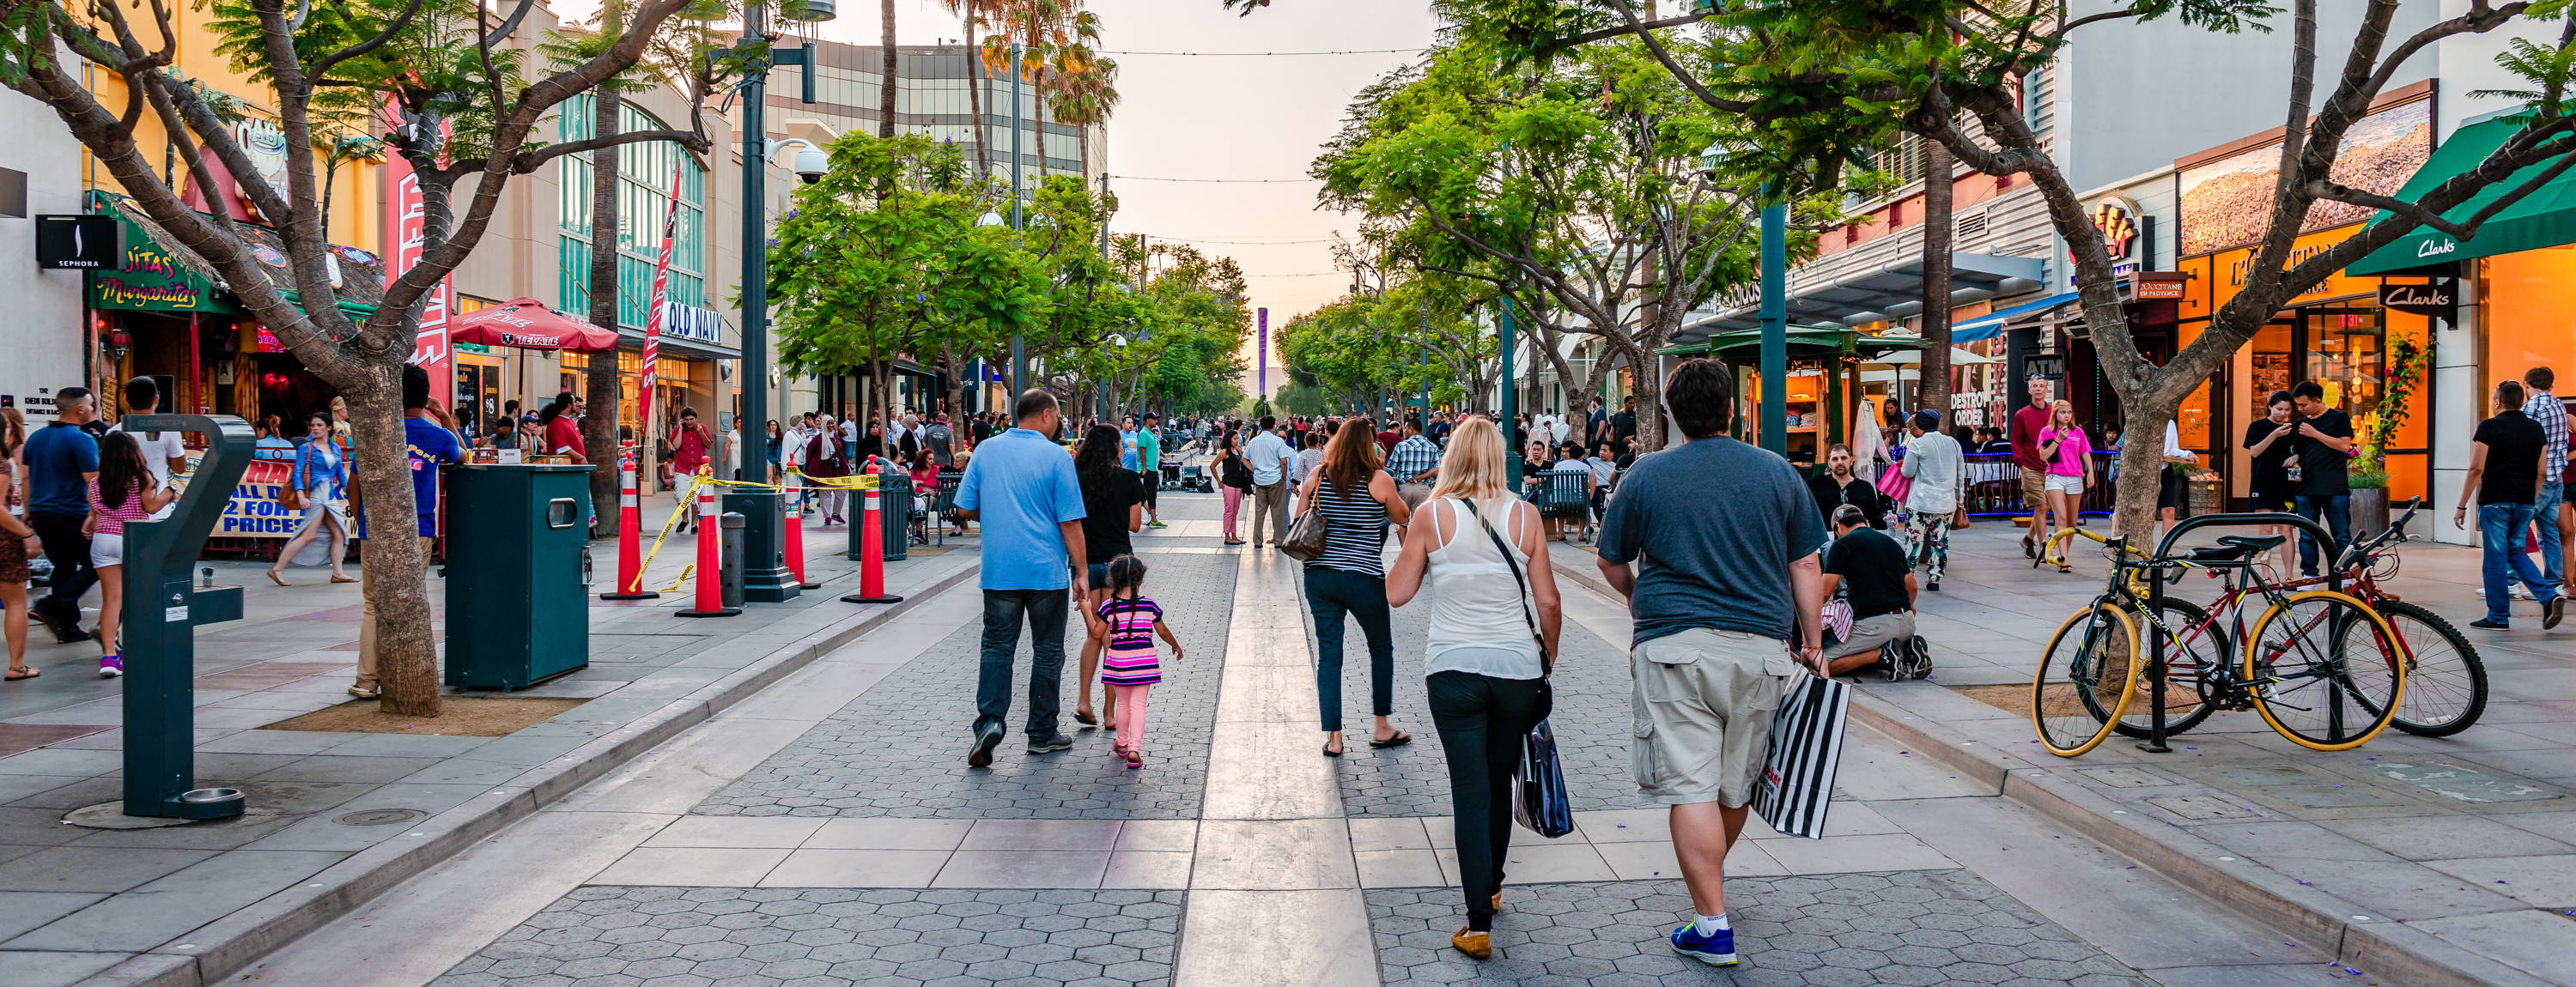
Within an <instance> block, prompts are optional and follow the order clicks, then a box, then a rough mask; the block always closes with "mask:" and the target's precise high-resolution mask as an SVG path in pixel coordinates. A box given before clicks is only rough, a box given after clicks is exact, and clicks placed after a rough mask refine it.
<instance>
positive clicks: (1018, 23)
mask: <svg viewBox="0 0 2576 987" xmlns="http://www.w3.org/2000/svg"><path fill="white" fill-rule="evenodd" d="M993 2H995V3H996V4H997V5H998V7H999V10H998V11H997V16H996V18H995V23H997V24H999V25H1001V27H1002V29H1003V33H1001V34H998V35H992V36H988V37H986V38H985V39H984V64H985V65H986V66H987V67H989V68H991V69H993V70H994V71H997V72H998V71H1002V70H1003V69H1005V68H1007V69H1010V70H1012V71H1016V72H1019V73H1020V74H1021V75H1022V76H1023V77H1025V78H1027V79H1028V80H1029V85H1030V86H1031V92H1030V95H1031V98H1032V99H1033V101H1034V102H1035V103H1036V104H1037V113H1036V114H1035V115H1036V116H1037V117H1038V118H1039V119H1041V120H1043V119H1044V118H1045V117H1046V108H1047V97H1048V96H1049V95H1050V93H1051V92H1056V91H1059V90H1057V86H1058V79H1059V78H1060V77H1061V76H1062V75H1064V74H1065V73H1067V72H1069V71H1083V70H1084V69H1085V68H1086V67H1087V66H1088V65H1090V64H1091V63H1092V62H1094V61H1097V60H1098V59H1097V56H1096V55H1095V54H1094V52H1095V51H1096V50H1097V48H1098V45H1099V44H1100V36H1101V33H1100V16H1099V15H1097V14H1094V13H1092V12H1090V11H1088V10H1085V9H1083V6H1082V0H993ZM1014 44H1016V45H1018V46H1019V49H1020V51H1019V60H1018V64H1016V65H1014V64H1012V59H1011V52H1010V47H1011V46H1012V45H1014ZM1038 160H1039V161H1040V162H1044V161H1045V160H1046V127H1045V125H1044V124H1043V123H1041V124H1039V126H1038ZM1012 166H1013V167H1018V166H1019V162H1016V161H1014V162H1012Z"/></svg>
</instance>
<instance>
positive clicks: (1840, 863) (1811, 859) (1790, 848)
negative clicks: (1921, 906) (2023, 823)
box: [1760, 834, 1958, 874]
mask: <svg viewBox="0 0 2576 987" xmlns="http://www.w3.org/2000/svg"><path fill="white" fill-rule="evenodd" d="M1760 842H1761V847H1760V848H1761V849H1762V851H1763V852H1765V853H1768V854H1770V855H1771V857H1772V858H1773V859H1775V860H1778V861H1779V862H1780V865H1781V866H1783V867H1786V868H1788V869H1789V872H1790V873H1792V874H1838V873H1844V872H1849V871H1884V870H1895V869H1905V870H1915V869H1930V868H1937V867H1957V866H1958V863H1957V862H1955V861H1952V860H1951V859H1950V858H1949V857H1946V856H1943V855H1942V854H1941V852H1940V851H1938V850H1934V849H1932V848H1931V847H1929V846H1925V845H1924V844H1923V841H1921V840H1918V839H1915V838H1914V837H1913V836H1910V835H1903V834H1898V835H1869V836H1828V837H1826V838H1824V839H1821V840H1794V839H1793V840H1764V841H1760Z"/></svg>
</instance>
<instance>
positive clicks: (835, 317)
mask: <svg viewBox="0 0 2576 987" xmlns="http://www.w3.org/2000/svg"><path fill="white" fill-rule="evenodd" d="M961 157H962V154H961V152H959V151H958V150H957V149H956V148H955V147H953V146H950V145H944V144H938V143H933V142H932V141H931V140H930V139H929V138H928V137H925V136H922V135H919V134H905V135H899V136H897V137H895V138H893V139H891V140H887V139H881V138H878V137H874V136H870V135H867V134H863V133H852V134H848V135H844V136H843V137H841V138H840V139H839V140H837V141H835V142H834V143H833V144H832V148H831V167H830V169H829V170H828V171H826V172H825V173H824V175H823V177H822V178H821V180H819V181H816V182H813V183H810V184H807V185H804V186H803V187H801V188H799V189H797V191H796V199H795V208H794V209H792V210H790V211H789V212H788V213H787V214H785V215H784V216H782V217H780V219H779V222H778V225H777V228H776V233H775V236H776V243H775V245H774V246H773V247H772V248H771V250H772V253H773V257H774V258H775V260H774V261H773V263H772V264H771V265H770V268H769V271H770V281H769V291H770V298H771V302H772V304H773V305H775V306H776V307H777V318H778V331H779V336H778V338H779V353H780V357H781V360H782V362H783V363H784V364H785V365H786V367H787V369H789V370H791V371H797V372H826V373H830V372H839V371H841V370H843V369H845V368H850V367H865V368H867V372H868V374H869V380H870V382H871V383H872V384H873V385H874V386H873V388H872V391H871V392H872V393H874V394H876V395H878V396H879V400H880V401H883V400H884V399H885V398H884V396H886V395H890V394H892V393H893V379H892V378H893V375H894V371H893V360H894V359H895V358H896V357H897V356H899V355H904V354H914V353H927V352H949V353H957V352H974V351H975V350H977V349H979V348H981V347H982V346H983V345H984V344H985V343H986V342H987V341H989V340H992V339H996V338H1006V337H1008V336H1009V335H1010V334H1011V333H1012V332H1026V331H1029V330H1030V329H1032V328H1034V327H1035V326H1037V325H1038V324H1039V323H1040V320H1041V319H1042V318H1043V317H1044V316H1045V315H1046V313H1047V306H1048V291H1047V284H1046V280H1045V275H1044V273H1043V271H1042V270H1041V269H1040V267H1039V265H1038V264H1037V263H1035V261H1034V260H1033V258H1031V257H1030V256H1029V255H1028V253H1027V251H1026V250H1025V249H1023V248H1022V246H1021V245H1020V244H1019V242H1018V240H1017V238H1016V237H1014V236H1013V235H1012V231H1010V230H1008V229H1004V228H1000V227H987V226H981V225H978V223H977V219H978V218H979V217H980V216H982V215H983V213H984V212H985V210H986V207H987V206H988V205H989V204H990V203H989V202H988V201H987V200H985V199H983V198H981V197H979V195H978V194H977V191H976V190H975V189H974V188H973V187H966V186H958V187H946V188H943V187H940V186H941V182H940V181H939V180H938V179H937V178H936V177H935V176H942V175H953V174H954V173H955V172H956V170H957V169H956V168H955V167H954V166H955V165H956V164H957V163H959V160H960V158H961ZM890 413H891V409H889V408H886V407H883V406H879V407H877V408H873V409H869V414H870V416H871V417H874V418H878V419H879V420H880V421H882V419H883V417H884V416H886V415H888V414H890Z"/></svg>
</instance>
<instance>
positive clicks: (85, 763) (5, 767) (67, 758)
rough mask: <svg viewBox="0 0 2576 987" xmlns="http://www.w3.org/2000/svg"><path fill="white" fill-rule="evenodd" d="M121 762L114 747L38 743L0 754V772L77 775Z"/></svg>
mask: <svg viewBox="0 0 2576 987" xmlns="http://www.w3.org/2000/svg"><path fill="white" fill-rule="evenodd" d="M124 766H125V756H124V755H123V754H120V753H118V752H116V751H84V750H70V749H66V748H60V747H39V748H37V749H35V750H31V751H26V752H23V753H18V754H11V755H9V756H8V757H0V775H80V776H83V777H87V776H91V775H98V774H104V773H106V772H110V771H115V770H118V769H120V768H123V767H124Z"/></svg>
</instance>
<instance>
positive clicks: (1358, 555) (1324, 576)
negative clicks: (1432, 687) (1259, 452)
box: [1298, 419, 1413, 757]
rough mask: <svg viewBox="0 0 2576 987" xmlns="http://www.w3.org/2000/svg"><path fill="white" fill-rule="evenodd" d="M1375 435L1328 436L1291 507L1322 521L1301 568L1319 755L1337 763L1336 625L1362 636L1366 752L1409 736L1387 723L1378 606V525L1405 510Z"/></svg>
mask: <svg viewBox="0 0 2576 987" xmlns="http://www.w3.org/2000/svg"><path fill="white" fill-rule="evenodd" d="M1381 462H1382V461H1381V460H1380V458H1379V454H1378V446H1377V436H1375V435H1373V434H1370V432H1369V430H1368V429H1367V428H1366V427H1364V426H1363V425H1361V424H1358V419H1353V420H1351V421H1347V422H1344V423H1342V427H1340V428H1338V429H1335V430H1333V437H1332V440H1331V442H1330V443H1328V444H1327V445H1326V446H1325V447H1324V463H1323V465H1322V466H1320V467H1318V468H1317V469H1316V470H1315V472H1314V473H1312V474H1310V475H1308V476H1307V477H1306V484H1305V486H1304V488H1303V489H1301V490H1300V491H1299V492H1298V501H1299V503H1302V504H1305V505H1306V509H1307V510H1311V511H1315V512H1317V513H1319V514H1321V515H1323V518H1324V551H1323V553H1322V554H1320V555H1317V556H1315V557H1314V558H1312V559H1309V560H1307V562H1306V609H1307V610H1309V611H1311V612H1313V613H1314V615H1315V653H1316V661H1315V696H1316V698H1317V699H1318V700H1319V701H1320V705H1321V706H1322V709H1323V714H1324V716H1323V719H1324V756H1325V757H1340V756H1342V630H1343V627H1342V618H1343V617H1344V616H1349V617H1355V618H1358V620H1359V622H1360V633H1362V634H1365V635H1367V636H1368V649H1369V684H1370V686H1371V688H1370V689H1369V710H1370V712H1372V713H1375V714H1376V715H1377V728H1376V729H1375V730H1374V731H1372V732H1371V733H1370V738H1371V739H1370V740H1369V746H1371V747H1401V746H1403V745H1405V744H1409V743H1412V742H1413V737H1412V736H1411V735H1409V734H1407V733H1405V732H1404V731H1402V730H1398V729H1396V728H1395V725H1394V724H1392V723H1389V722H1387V715H1388V714H1390V713H1393V712H1394V711H1395V634H1394V631H1393V630H1392V629H1391V628H1390V627H1389V626H1388V617H1387V607H1386V561H1385V556H1384V553H1385V551H1386V526H1387V525H1388V524H1389V523H1393V524H1398V525H1401V524H1404V523H1405V522H1406V521H1408V520H1410V519H1411V518H1412V511H1410V510H1408V509H1407V508H1406V507H1405V506H1404V497H1403V496H1402V495H1400V494H1398V493H1396V490H1395V478H1394V477H1391V476H1388V475H1387V474H1386V470H1384V469H1382V468H1380V466H1381Z"/></svg>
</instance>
